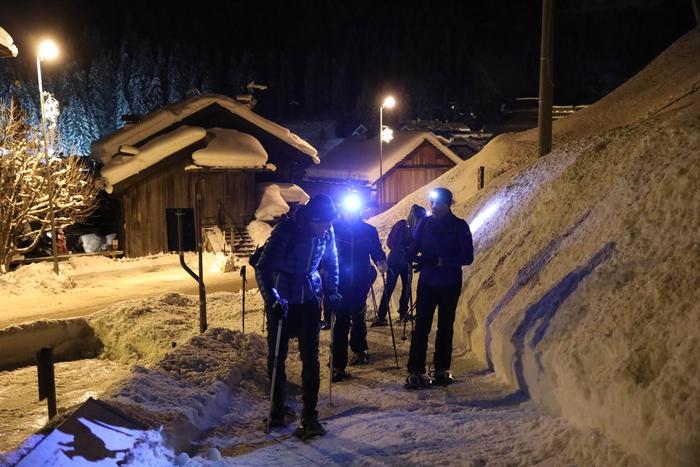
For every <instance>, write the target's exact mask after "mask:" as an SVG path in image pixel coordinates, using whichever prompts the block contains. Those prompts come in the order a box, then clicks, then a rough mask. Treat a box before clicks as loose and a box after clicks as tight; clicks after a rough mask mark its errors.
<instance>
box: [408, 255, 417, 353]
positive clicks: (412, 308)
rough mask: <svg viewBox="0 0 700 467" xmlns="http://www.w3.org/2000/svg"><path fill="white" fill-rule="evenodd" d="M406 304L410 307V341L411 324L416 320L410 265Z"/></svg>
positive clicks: (409, 267) (409, 268)
mask: <svg viewBox="0 0 700 467" xmlns="http://www.w3.org/2000/svg"><path fill="white" fill-rule="evenodd" d="M408 302H409V306H410V308H409V311H408V316H410V318H411V339H413V326H414V323H413V322H414V321H415V320H416V304H415V303H413V268H412V267H411V263H409V264H408Z"/></svg>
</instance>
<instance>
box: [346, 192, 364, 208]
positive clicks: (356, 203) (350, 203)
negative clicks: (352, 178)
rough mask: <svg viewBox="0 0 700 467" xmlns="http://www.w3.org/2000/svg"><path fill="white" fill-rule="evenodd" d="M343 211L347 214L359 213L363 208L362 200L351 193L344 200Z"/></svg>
mask: <svg viewBox="0 0 700 467" xmlns="http://www.w3.org/2000/svg"><path fill="white" fill-rule="evenodd" d="M342 204H343V209H344V210H345V211H347V212H359V211H360V209H361V208H362V200H361V199H360V195H358V194H357V193H350V194H349V195H346V196H345V198H343V203H342Z"/></svg>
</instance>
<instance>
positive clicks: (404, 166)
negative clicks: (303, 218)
mask: <svg viewBox="0 0 700 467" xmlns="http://www.w3.org/2000/svg"><path fill="white" fill-rule="evenodd" d="M461 161H462V159H461V158H460V157H459V156H458V155H457V154H455V153H454V152H453V151H452V150H450V149H449V148H447V146H445V145H444V144H442V143H441V142H440V141H439V140H438V139H437V138H435V136H433V135H432V134H431V133H429V132H425V131H399V132H395V133H394V139H393V140H392V141H391V142H389V143H383V147H382V174H381V176H380V170H379V139H378V136H377V135H375V136H374V137H373V138H369V139H368V138H366V137H365V136H353V137H350V138H348V139H346V140H345V141H344V142H343V143H341V144H339V145H338V146H336V147H334V148H333V149H331V150H330V151H329V152H328V153H327V154H326V155H324V157H323V159H322V160H321V163H320V164H318V165H315V166H310V167H309V168H307V170H306V179H305V180H304V183H303V185H302V187H303V188H304V190H305V191H306V192H307V193H309V194H310V195H314V194H318V193H325V194H328V195H329V196H331V197H333V198H335V199H340V198H341V197H342V195H343V194H344V193H346V192H348V191H350V190H352V191H357V192H359V193H361V194H362V195H363V197H364V198H365V200H367V201H371V202H376V204H377V206H378V210H379V211H380V212H381V211H384V210H386V209H388V208H390V207H391V206H393V205H395V204H396V203H398V202H399V201H400V200H401V199H402V198H404V197H405V196H406V195H408V194H410V193H412V192H414V191H415V190H417V189H418V188H420V187H422V186H424V185H426V184H428V183H429V182H431V181H433V180H435V179H436V178H437V177H439V176H440V175H442V174H444V173H445V172H447V171H448V170H450V169H451V168H452V167H454V166H455V165H457V164H458V163H460V162H461Z"/></svg>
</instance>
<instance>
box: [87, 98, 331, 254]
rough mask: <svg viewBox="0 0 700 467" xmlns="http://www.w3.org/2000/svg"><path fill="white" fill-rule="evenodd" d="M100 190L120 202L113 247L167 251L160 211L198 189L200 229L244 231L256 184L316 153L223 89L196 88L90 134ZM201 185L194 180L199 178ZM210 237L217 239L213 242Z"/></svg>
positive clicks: (286, 178)
mask: <svg viewBox="0 0 700 467" xmlns="http://www.w3.org/2000/svg"><path fill="white" fill-rule="evenodd" d="M91 157H93V158H94V159H96V160H98V161H99V162H100V163H101V164H102V168H101V179H102V182H103V184H104V189H105V191H106V192H107V193H109V194H110V195H111V197H113V198H116V199H118V200H119V201H120V202H121V217H122V219H121V220H122V222H121V225H123V231H122V232H120V235H119V237H120V238H119V243H120V246H123V248H124V250H125V254H126V255H128V256H142V255H146V254H152V253H158V252H161V251H167V250H168V235H167V222H166V213H167V212H168V210H169V209H172V208H193V207H194V206H195V198H196V193H197V191H198V187H199V191H200V192H201V193H202V199H201V220H202V226H203V227H204V228H205V229H213V230H214V231H215V232H221V233H223V234H225V236H226V238H225V239H224V242H222V243H223V244H224V245H225V244H226V243H225V242H232V241H233V239H232V238H231V236H233V237H247V233H246V228H245V226H246V225H247V224H248V223H249V222H250V221H251V220H253V218H254V213H255V211H256V209H257V207H258V203H259V201H260V200H259V190H258V188H259V187H258V185H261V184H266V183H269V182H283V183H294V182H298V181H300V180H301V179H302V178H303V176H304V171H305V169H306V168H307V167H308V166H309V165H311V164H314V163H318V162H319V159H318V157H317V155H316V149H314V148H313V147H312V146H311V145H309V144H308V143H307V142H306V141H304V140H302V139H301V138H299V137H298V136H297V135H295V134H294V133H291V132H290V131H289V130H287V129H286V128H284V127H282V126H280V125H278V124H276V123H274V122H271V121H270V120H267V119H265V118H263V117H261V116H260V115H258V114H256V113H254V112H253V111H252V110H251V109H250V108H249V107H248V106H246V105H243V104H240V103H238V102H236V101H235V100H234V99H231V98H229V97H226V96H222V95H211V94H210V95H199V96H194V97H192V98H190V99H187V100H185V101H183V102H180V103H177V104H173V105H170V106H167V107H164V108H162V109H160V110H158V111H155V112H153V113H151V114H148V115H146V116H144V117H143V118H142V119H141V120H140V121H139V122H137V123H134V124H131V125H127V126H125V127H124V128H122V129H120V130H118V131H116V132H114V133H112V134H110V135H108V136H106V137H104V138H102V139H100V140H98V141H96V142H95V143H94V144H93V147H92V153H91ZM200 183H201V185H198V184H200ZM212 243H216V242H212Z"/></svg>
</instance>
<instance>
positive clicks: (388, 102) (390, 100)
mask: <svg viewBox="0 0 700 467" xmlns="http://www.w3.org/2000/svg"><path fill="white" fill-rule="evenodd" d="M395 105H396V99H394V97H393V96H387V97H386V98H384V102H382V105H381V106H379V181H380V182H381V179H382V177H383V176H384V169H383V167H382V163H383V159H384V155H383V151H384V149H383V147H382V144H383V143H384V138H385V136H384V109H385V108H387V109H392V108H394V106H395ZM393 137H394V136H393V132H391V134H390V135H388V136H387V138H389V139H388V141H386V142H387V143H388V142H389V141H391V140H392V139H393ZM381 201H382V194H381V190H380V189H379V182H377V202H379V203H381Z"/></svg>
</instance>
